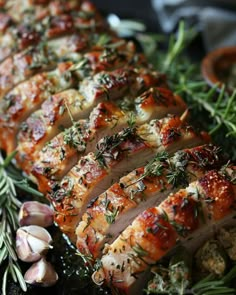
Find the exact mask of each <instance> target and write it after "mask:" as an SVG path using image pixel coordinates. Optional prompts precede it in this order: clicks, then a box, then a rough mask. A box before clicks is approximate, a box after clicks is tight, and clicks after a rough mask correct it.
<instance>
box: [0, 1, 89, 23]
mask: <svg viewBox="0 0 236 295" xmlns="http://www.w3.org/2000/svg"><path fill="white" fill-rule="evenodd" d="M4 2H5V4H4V5H3V6H2V8H4V10H5V12H6V14H7V15H8V16H10V17H11V18H12V19H13V20H14V22H15V23H21V22H22V21H23V20H24V19H25V18H29V22H35V21H42V20H43V19H45V18H46V17H50V16H56V15H60V14H62V13H70V12H71V11H77V10H79V9H80V8H81V6H82V5H85V4H86V3H88V5H89V4H90V5H91V3H90V2H89V1H79V0H69V1H63V0H55V1H48V0H34V1H32V0H18V1H12V0H7V1H4Z"/></svg>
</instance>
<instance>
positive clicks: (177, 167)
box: [76, 145, 223, 259]
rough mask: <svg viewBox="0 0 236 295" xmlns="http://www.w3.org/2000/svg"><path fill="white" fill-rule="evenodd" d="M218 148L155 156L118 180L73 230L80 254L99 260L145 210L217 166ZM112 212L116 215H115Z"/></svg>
mask: <svg viewBox="0 0 236 295" xmlns="http://www.w3.org/2000/svg"><path fill="white" fill-rule="evenodd" d="M222 160H223V157H222V155H220V149H219V148H217V147H216V146H213V145H204V146H199V147H196V148H192V149H186V150H182V151H178V152H176V153H175V154H174V156H172V157H170V156H169V155H168V154H167V153H160V154H158V155H157V156H156V157H155V159H154V160H153V161H151V162H150V163H149V164H148V165H147V166H145V167H141V168H138V169H136V170H134V171H132V172H131V173H129V174H128V175H127V176H124V177H123V178H121V179H120V181H119V183H115V184H114V185H112V186H111V187H110V188H109V189H108V190H107V191H105V192H104V193H103V194H101V195H100V196H99V197H98V198H97V199H95V200H94V202H92V203H91V204H90V206H89V207H88V208H87V210H86V213H85V214H84V215H83V217H82V221H81V222H80V224H79V225H78V227H77V229H76V235H77V243H76V244H77V248H78V249H79V251H80V253H82V255H86V256H91V258H93V259H95V258H99V257H100V256H101V253H102V252H101V251H102V248H103V247H104V244H105V243H109V244H110V243H111V242H112V241H113V240H114V239H115V238H116V237H117V236H118V235H119V233H120V232H122V231H123V230H124V229H125V228H126V227H127V226H128V225H129V224H130V223H131V222H132V221H133V219H134V218H135V217H136V216H137V215H138V214H140V213H141V212H143V211H144V210H145V209H147V208H149V207H153V206H158V205H159V204H160V203H161V202H162V201H163V200H164V199H165V198H166V197H167V196H168V195H169V194H170V193H171V192H175V191H176V190H177V189H178V188H181V187H186V186H187V185H188V184H189V183H190V182H192V181H194V180H196V179H198V178H200V177H202V176H204V174H205V173H206V171H207V169H208V170H209V169H213V168H216V167H220V165H221V164H222V162H223V161H222ZM114 212H115V214H114Z"/></svg>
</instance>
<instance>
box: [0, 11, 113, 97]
mask: <svg viewBox="0 0 236 295" xmlns="http://www.w3.org/2000/svg"><path fill="white" fill-rule="evenodd" d="M60 17H61V18H62V16H60ZM57 18H58V17H57ZM57 18H56V20H55V26H54V27H52V29H51V33H50V34H51V35H55V36H56V35H57V34H58V35H59V36H60V35H64V34H61V31H60V30H62V29H61V28H63V26H61V23H60V21H59V19H57ZM65 18H66V20H65V23H66V22H67V16H65ZM62 20H63V18H62ZM62 20H61V21H62ZM57 21H58V24H57ZM88 21H89V20H88ZM84 22H86V19H85V20H84ZM90 22H91V25H90V26H86V24H83V23H82V24H81V26H82V27H84V28H82V36H83V35H84V34H87V35H88V34H90V33H91V31H92V32H98V31H100V30H101V28H98V29H96V21H95V19H93V18H92V20H90ZM75 25H76V26H77V25H79V24H75ZM99 25H100V22H99ZM52 26H53V25H52ZM89 29H90V30H89ZM64 30H65V31H66V30H67V26H66V25H65V29H64ZM102 30H103V31H104V32H105V33H107V32H108V31H109V30H106V29H105V28H103V29H102ZM69 33H70V34H72V33H73V32H69ZM48 34H49V33H48ZM78 34H80V29H78ZM110 34H111V33H110ZM113 35H114V34H113ZM51 37H52V36H51ZM72 40H73V41H74V42H76V41H78V40H74V39H71V36H69V37H68V36H65V37H58V38H55V39H52V40H49V41H48V42H44V41H42V42H40V43H39V44H37V45H36V46H30V47H28V48H26V49H25V50H23V51H21V52H18V53H16V54H13V55H12V56H9V57H8V58H6V59H5V60H4V61H3V62H2V63H1V64H0V98H2V97H3V96H4V95H5V94H6V93H7V92H8V91H10V90H11V89H12V88H13V87H14V86H16V85H17V84H19V83H20V82H23V81H24V80H26V79H28V78H29V77H31V76H33V75H35V74H37V73H39V72H42V71H47V70H51V69H54V68H55V67H56V65H57V63H58V62H59V61H60V60H62V59H65V58H67V59H69V58H70V59H71V57H70V55H71V54H72V53H73V51H72V50H73V49H74V50H77V49H78V48H77V47H76V46H70V45H71V42H72ZM72 57H73V55H72Z"/></svg>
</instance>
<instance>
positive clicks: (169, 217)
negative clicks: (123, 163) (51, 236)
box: [93, 167, 236, 293]
mask: <svg viewBox="0 0 236 295" xmlns="http://www.w3.org/2000/svg"><path fill="white" fill-rule="evenodd" d="M232 169H233V167H232ZM209 198H210V200H209ZM209 201H210V202H209ZM235 201H236V188H235V185H233V184H232V183H231V181H230V180H228V179H227V178H226V177H225V176H223V175H222V174H221V173H219V172H216V171H215V170H213V171H209V172H207V173H206V175H205V176H203V177H202V178H200V179H199V180H198V181H196V182H194V183H192V184H191V185H190V186H189V187H187V188H186V189H182V190H180V191H179V192H177V193H176V194H171V195H170V196H169V197H168V198H167V199H165V200H164V201H163V202H162V203H161V204H160V205H159V206H158V207H155V208H151V209H148V210H146V211H144V212H143V213H141V214H140V215H139V216H138V217H137V218H136V219H135V220H134V222H133V223H132V224H131V225H130V226H129V227H127V228H126V229H125V230H124V231H123V232H122V234H121V235H120V236H119V237H118V238H117V239H116V240H115V242H114V243H113V244H111V245H110V246H107V248H106V249H105V250H104V256H103V258H102V260H101V262H102V264H101V265H102V267H101V268H100V270H98V271H97V272H95V274H94V276H93V278H94V280H95V282H97V283H98V280H104V281H106V282H107V283H112V284H113V285H114V286H116V287H117V288H120V289H122V290H123V291H124V292H125V293H128V292H129V290H130V288H132V286H133V285H134V284H135V283H136V279H137V278H135V277H134V276H133V274H134V273H140V272H142V271H145V270H147V268H148V265H149V264H154V263H155V262H157V261H158V260H159V259H160V258H162V257H163V256H164V255H165V254H166V253H167V252H168V251H169V250H171V249H173V248H174V247H175V245H176V244H177V242H178V241H179V240H182V241H185V240H186V239H188V238H189V237H191V238H192V239H194V238H196V239H198V232H199V231H203V230H205V231H207V230H208V229H209V228H210V227H211V226H212V225H215V224H217V222H218V221H220V220H222V219H224V218H227V217H228V216H229V215H230V214H231V213H233V212H234V210H235ZM214 210H215V211H214ZM163 220H164V221H165V223H163ZM117 248H119V249H123V251H122V252H121V253H122V256H120V257H119V256H117V254H116V253H117ZM131 256H133V257H134V258H135V261H136V263H132V262H131V264H130V265H126V261H127V258H128V257H131ZM117 263H119V264H120V265H122V264H124V265H125V266H126V268H125V271H122V270H121V268H117Z"/></svg>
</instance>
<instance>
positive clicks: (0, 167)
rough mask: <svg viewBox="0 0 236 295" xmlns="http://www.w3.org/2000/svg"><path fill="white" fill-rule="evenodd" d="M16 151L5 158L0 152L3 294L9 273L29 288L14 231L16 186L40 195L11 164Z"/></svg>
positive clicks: (14, 279)
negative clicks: (19, 259)
mask: <svg viewBox="0 0 236 295" xmlns="http://www.w3.org/2000/svg"><path fill="white" fill-rule="evenodd" d="M14 156H15V153H12V154H11V155H10V156H9V157H7V158H6V159H5V160H4V159H3V156H2V154H1V153H0V265H1V268H2V270H3V277H2V295H6V294H7V281H8V277H9V275H10V276H11V277H12V279H13V281H14V282H18V283H19V285H20V286H21V289H22V290H23V291H26V290H27V287H26V283H25V281H24V278H23V275H22V273H21V268H20V266H19V264H18V262H17V255H16V249H15V243H14V241H15V237H14V233H15V231H16V230H17V227H18V210H19V208H20V206H21V202H20V201H19V200H18V198H17V193H16V187H18V188H20V189H22V190H24V191H26V192H29V193H31V194H36V195H40V196H41V194H40V193H38V192H37V191H36V190H34V189H33V188H31V187H30V185H29V183H28V181H27V180H26V179H25V178H23V177H22V176H21V175H20V174H19V173H18V171H17V170H16V169H13V168H12V167H11V166H10V162H11V160H12V158H13V157H14Z"/></svg>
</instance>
